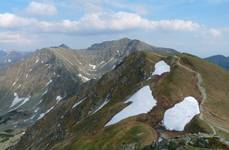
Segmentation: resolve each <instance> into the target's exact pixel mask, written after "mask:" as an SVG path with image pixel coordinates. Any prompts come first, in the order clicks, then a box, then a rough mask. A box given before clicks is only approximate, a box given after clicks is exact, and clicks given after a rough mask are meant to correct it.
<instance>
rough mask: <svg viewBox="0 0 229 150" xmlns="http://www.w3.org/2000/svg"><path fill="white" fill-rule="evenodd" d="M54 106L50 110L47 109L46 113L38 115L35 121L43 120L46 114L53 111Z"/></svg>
mask: <svg viewBox="0 0 229 150" xmlns="http://www.w3.org/2000/svg"><path fill="white" fill-rule="evenodd" d="M53 108H54V106H52V107H51V108H49V109H48V110H47V111H46V112H44V113H41V114H40V115H39V117H38V118H37V120H40V119H41V118H43V117H44V116H45V115H46V114H47V113H49V112H50V111H51V110H53Z"/></svg>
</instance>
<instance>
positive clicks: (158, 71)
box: [152, 60, 170, 76]
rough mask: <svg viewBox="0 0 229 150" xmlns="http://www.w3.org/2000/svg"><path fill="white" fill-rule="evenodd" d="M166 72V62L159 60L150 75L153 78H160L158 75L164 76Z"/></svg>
mask: <svg viewBox="0 0 229 150" xmlns="http://www.w3.org/2000/svg"><path fill="white" fill-rule="evenodd" d="M166 72H170V66H169V65H168V64H167V63H166V62H164V61H163V60H161V61H159V62H157V63H156V64H155V70H154V72H153V73H152V75H153V76H154V75H159V76H160V75H162V74H164V73H166Z"/></svg>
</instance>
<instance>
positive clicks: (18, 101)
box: [10, 93, 23, 107]
mask: <svg viewBox="0 0 229 150" xmlns="http://www.w3.org/2000/svg"><path fill="white" fill-rule="evenodd" d="M22 101H23V98H19V96H18V94H17V93H14V100H13V102H12V104H11V106H10V107H13V106H15V105H17V104H18V103H20V102H22Z"/></svg>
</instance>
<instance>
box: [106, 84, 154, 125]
mask: <svg viewBox="0 0 229 150" xmlns="http://www.w3.org/2000/svg"><path fill="white" fill-rule="evenodd" d="M129 102H131V103H130V104H129V105H128V106H127V107H126V108H124V109H123V110H122V111H120V112H119V113H117V114H116V115H115V116H114V117H113V118H112V119H111V120H110V121H109V122H108V123H107V124H106V125H105V126H110V125H113V124H116V123H118V122H120V121H122V120H123V119H126V118H128V117H132V116H136V115H139V114H143V113H148V112H149V111H150V110H152V108H153V107H155V106H156V103H157V101H156V100H155V98H154V97H153V96H152V91H151V90H150V87H149V86H148V85H147V86H144V87H143V88H141V89H140V90H138V91H137V92H136V93H135V94H134V95H132V96H131V97H130V98H129V99H128V100H126V101H125V103H129Z"/></svg>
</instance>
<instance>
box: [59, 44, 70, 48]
mask: <svg viewBox="0 0 229 150" xmlns="http://www.w3.org/2000/svg"><path fill="white" fill-rule="evenodd" d="M59 47H60V48H69V47H68V46H67V45H66V44H61V45H60V46H59Z"/></svg>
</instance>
